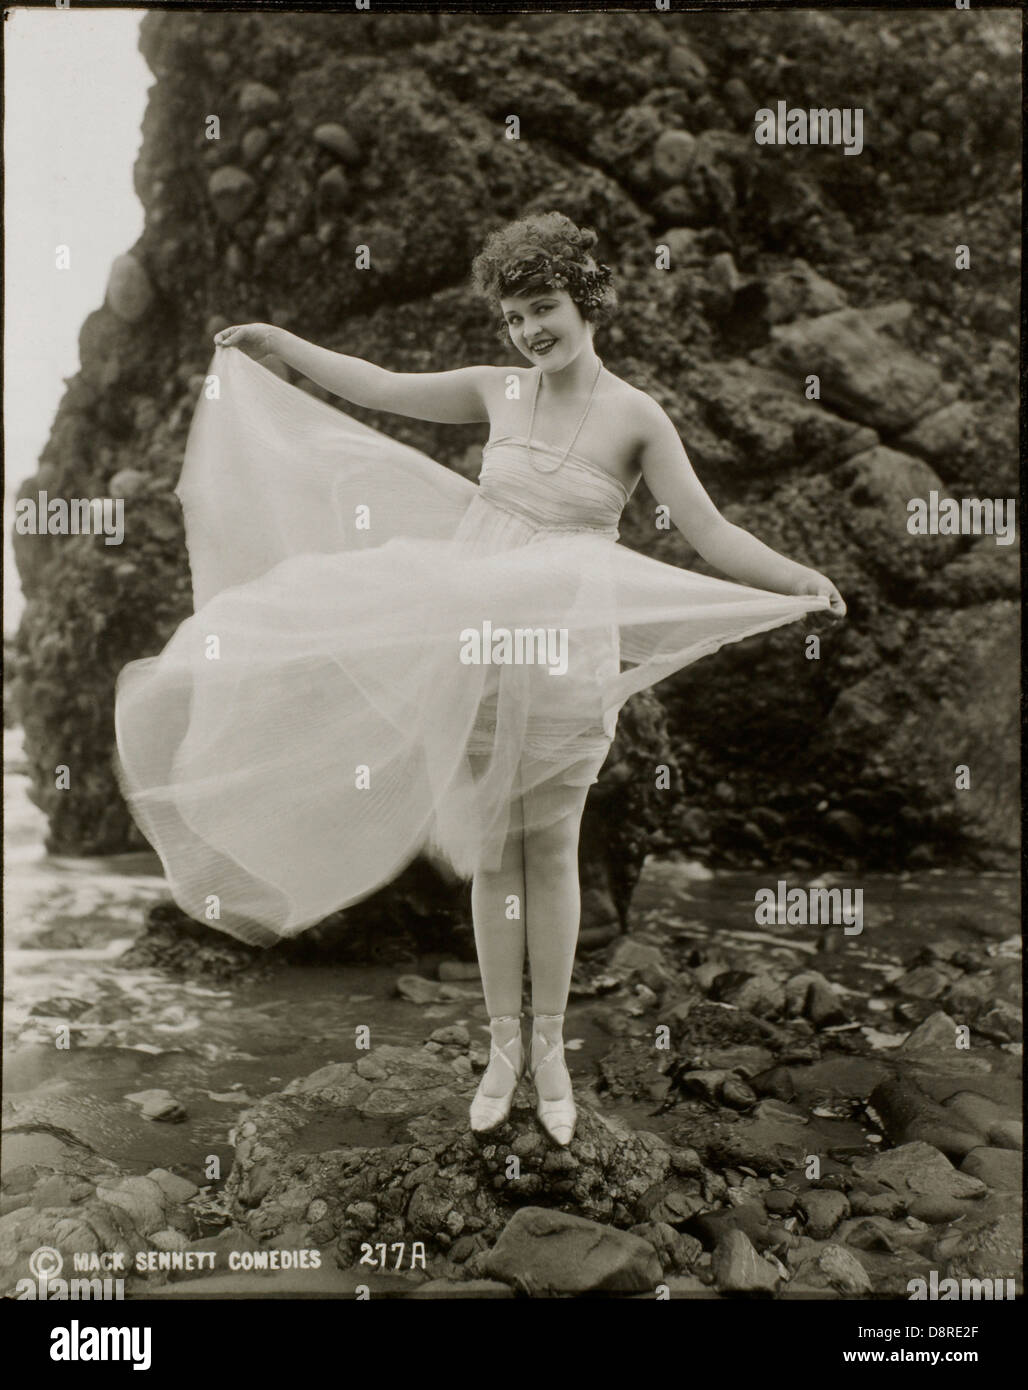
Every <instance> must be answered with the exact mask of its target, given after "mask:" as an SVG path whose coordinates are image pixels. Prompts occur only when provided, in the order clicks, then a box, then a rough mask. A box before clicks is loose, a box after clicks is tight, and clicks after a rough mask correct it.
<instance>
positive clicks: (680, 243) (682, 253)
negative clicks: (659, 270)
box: [660, 227, 704, 268]
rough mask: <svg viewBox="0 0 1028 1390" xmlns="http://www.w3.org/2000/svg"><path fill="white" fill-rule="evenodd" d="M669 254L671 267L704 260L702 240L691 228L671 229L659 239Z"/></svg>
mask: <svg viewBox="0 0 1028 1390" xmlns="http://www.w3.org/2000/svg"><path fill="white" fill-rule="evenodd" d="M660 242H661V243H663V244H664V245H665V246H666V247H667V248H668V250H669V251H670V253H671V265H672V268H675V267H677V266H680V265H689V264H692V263H695V262H698V261H702V260H703V259H704V251H703V239H702V236H701V234H700V233H699V232H697V231H696V230H695V229H694V228H692V227H672V228H670V230H668V231H666V232H665V233H664V234H663V236H661V237H660Z"/></svg>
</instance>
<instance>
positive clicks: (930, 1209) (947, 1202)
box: [909, 1165, 970, 1226]
mask: <svg viewBox="0 0 1028 1390" xmlns="http://www.w3.org/2000/svg"><path fill="white" fill-rule="evenodd" d="M961 1167H962V1165H961ZM969 1207H970V1203H969V1201H968V1199H967V1198H963V1199H961V1198H959V1197H917V1198H915V1200H914V1201H913V1202H911V1203H910V1206H909V1212H910V1215H911V1216H913V1217H916V1219H917V1220H918V1221H926V1222H927V1223H928V1225H929V1226H941V1225H944V1224H946V1223H948V1222H950V1221H959V1220H960V1218H961V1217H962V1216H966V1215H967V1213H968V1210H969Z"/></svg>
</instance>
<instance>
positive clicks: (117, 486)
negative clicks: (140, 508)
mask: <svg viewBox="0 0 1028 1390" xmlns="http://www.w3.org/2000/svg"><path fill="white" fill-rule="evenodd" d="M149 482H150V478H149V476H148V475H147V474H146V473H141V472H140V471H139V469H138V468H120V469H119V470H118V472H117V473H115V474H114V476H113V477H112V478H111V481H110V482H109V483H108V484H107V495H108V497H136V496H138V495H139V493H141V492H142V491H143V490H144V489H145V488H146V486H147V484H148V483H149Z"/></svg>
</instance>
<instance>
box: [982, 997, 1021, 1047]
mask: <svg viewBox="0 0 1028 1390" xmlns="http://www.w3.org/2000/svg"><path fill="white" fill-rule="evenodd" d="M974 1031H975V1032H976V1033H981V1035H982V1036H983V1037H985V1038H990V1039H991V1040H992V1041H993V1042H999V1043H1004V1042H1017V1041H1018V1040H1019V1039H1020V1038H1021V1036H1022V1034H1023V1032H1024V1016H1023V1014H1022V1012H1021V1010H1020V1009H1019V1008H1017V1007H1016V1006H1015V1005H1013V1004H1008V1003H1007V1001H1006V1000H1005V999H997V1000H996V1002H995V1003H994V1004H993V1006H992V1008H991V1009H989V1010H987V1011H986V1012H985V1013H982V1014H979V1015H978V1017H977V1018H976V1019H975V1023H974Z"/></svg>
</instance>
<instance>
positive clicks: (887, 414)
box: [756, 309, 942, 433]
mask: <svg viewBox="0 0 1028 1390" xmlns="http://www.w3.org/2000/svg"><path fill="white" fill-rule="evenodd" d="M771 338H772V345H771V347H770V348H769V349H767V350H766V351H764V352H761V353H759V354H758V355H757V358H756V360H757V361H758V362H761V363H764V362H768V361H769V362H771V363H773V364H774V365H777V366H781V367H783V368H784V369H786V370H789V371H793V372H796V373H798V374H799V375H800V376H801V377H806V376H807V375H809V374H810V373H813V374H814V375H816V376H818V377H820V379H821V399H822V400H824V401H825V402H826V403H827V404H828V405H830V406H831V407H833V408H834V409H836V410H838V411H840V412H841V413H842V414H843V415H848V416H850V417H851V418H852V419H854V420H859V421H860V422H861V423H862V424H865V425H871V426H872V427H873V428H874V429H876V430H883V431H888V432H890V433H892V432H897V431H900V430H903V429H907V428H909V427H910V426H912V425H913V424H914V423H915V421H917V420H919V419H921V418H922V417H923V416H925V415H926V414H929V413H930V412H931V410H932V408H933V405H934V403H935V398H936V396H937V394H938V391H939V388H940V386H941V384H942V378H941V377H940V375H939V370H938V368H937V367H935V366H934V365H933V364H932V363H930V362H924V361H922V360H921V359H920V358H919V357H917V356H915V354H914V353H912V352H911V351H910V350H909V349H908V348H905V347H903V346H902V345H901V344H899V343H897V342H896V341H895V340H894V339H892V338H888V337H886V336H885V335H884V334H883V333H880V332H879V331H878V329H877V328H876V327H874V326H873V324H872V322H871V320H870V319H869V317H868V315H867V314H866V313H865V312H864V311H863V310H860V309H839V310H836V311H835V312H834V313H829V314H821V315H820V316H819V317H818V318H810V319H800V320H798V321H797V322H795V323H789V324H776V325H775V326H774V327H773V328H772V329H771Z"/></svg>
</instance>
